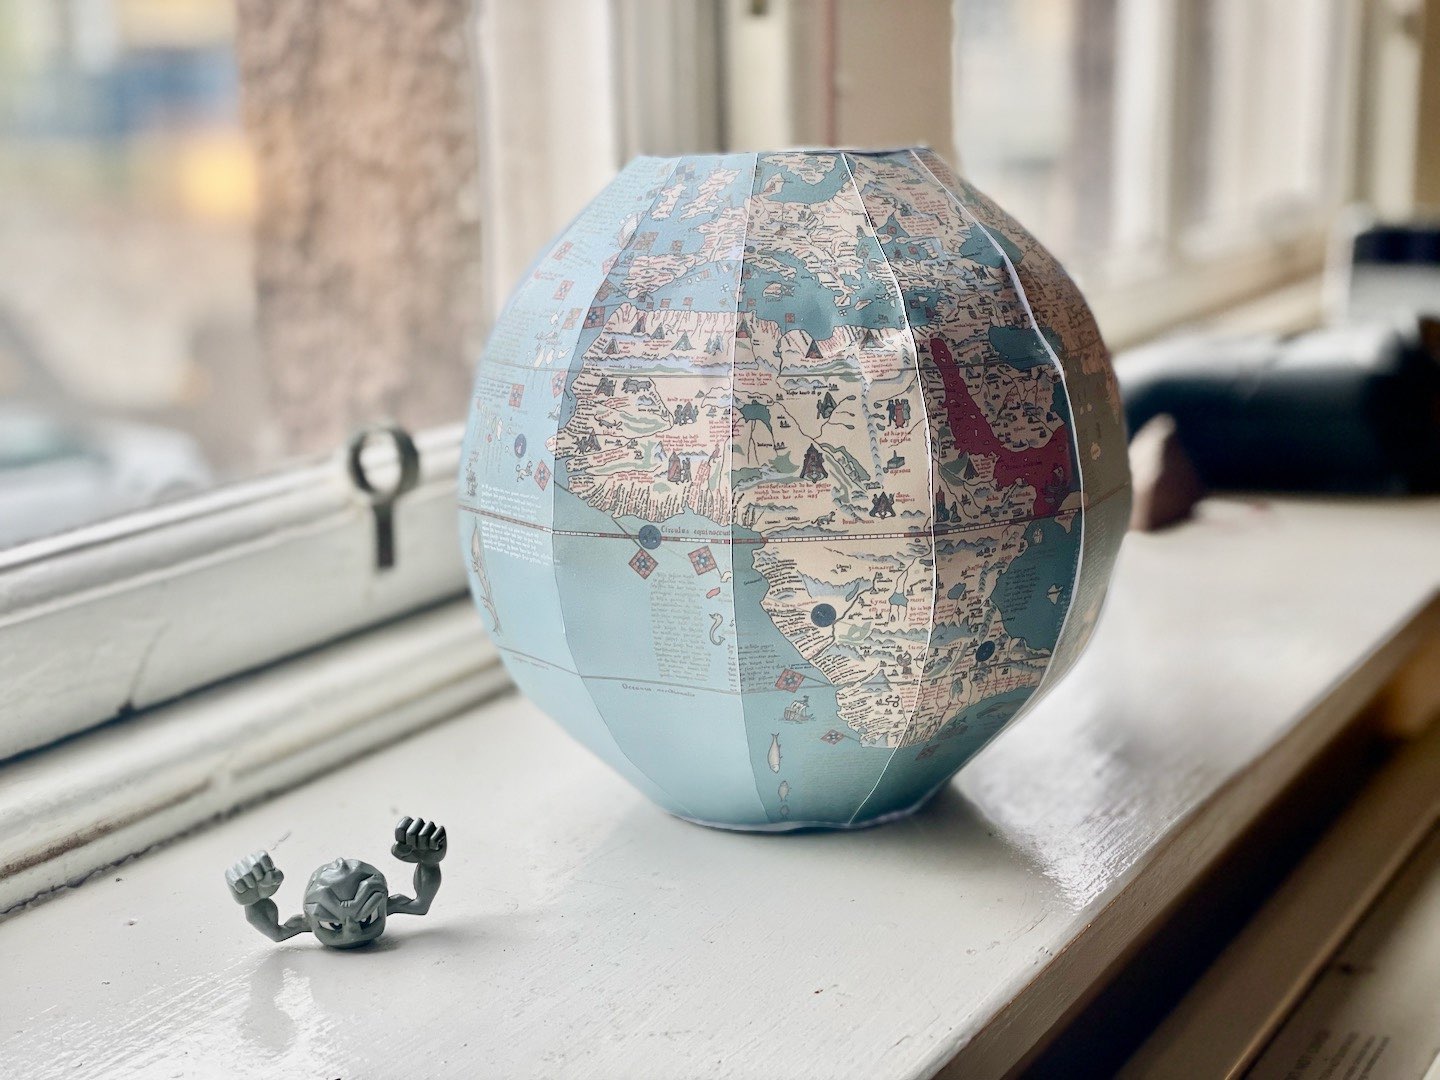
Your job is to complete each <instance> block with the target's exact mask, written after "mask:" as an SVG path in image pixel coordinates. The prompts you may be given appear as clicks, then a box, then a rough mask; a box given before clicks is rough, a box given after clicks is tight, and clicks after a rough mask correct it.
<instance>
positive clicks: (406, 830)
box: [390, 817, 445, 866]
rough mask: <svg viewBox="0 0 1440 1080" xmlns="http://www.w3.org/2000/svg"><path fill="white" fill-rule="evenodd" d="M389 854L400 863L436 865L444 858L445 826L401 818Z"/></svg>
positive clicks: (417, 819)
mask: <svg viewBox="0 0 1440 1080" xmlns="http://www.w3.org/2000/svg"><path fill="white" fill-rule="evenodd" d="M390 854H391V855H394V856H395V858H397V859H399V860H400V861H401V862H409V863H419V864H420V865H421V866H435V865H437V864H438V863H439V862H440V860H441V859H443V858H445V826H444V825H437V824H435V822H433V821H426V820H425V819H424V818H412V817H405V818H401V819H400V823H399V824H398V825H396V826H395V843H394V844H393V845H392V846H391V848H390Z"/></svg>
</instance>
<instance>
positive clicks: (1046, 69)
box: [955, 0, 1116, 260]
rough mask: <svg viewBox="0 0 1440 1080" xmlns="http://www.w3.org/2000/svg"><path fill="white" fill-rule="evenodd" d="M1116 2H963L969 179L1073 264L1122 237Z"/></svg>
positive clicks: (961, 86) (959, 45)
mask: <svg viewBox="0 0 1440 1080" xmlns="http://www.w3.org/2000/svg"><path fill="white" fill-rule="evenodd" d="M1115 9H1116V0H957V8H956V11H957V15H956V28H957V37H956V50H955V52H956V57H955V60H956V64H955V66H956V70H955V84H956V87H955V88H956V94H955V123H956V132H957V142H958V144H959V151H960V163H961V167H962V170H963V172H964V173H965V175H966V176H967V177H968V178H969V179H971V180H972V181H973V182H974V183H975V184H976V185H977V186H978V187H980V188H981V189H982V190H984V191H986V192H987V193H988V194H990V195H991V196H992V197H994V198H995V199H997V200H998V201H999V202H1001V203H1002V204H1003V205H1004V206H1005V207H1006V209H1007V210H1009V211H1010V212H1011V213H1013V214H1014V215H1015V216H1016V217H1017V218H1019V220H1021V221H1023V222H1024V223H1025V225H1026V227H1027V228H1029V229H1031V231H1033V232H1034V233H1035V234H1036V236H1038V237H1039V238H1040V239H1041V240H1042V241H1043V242H1044V243H1045V244H1046V245H1047V246H1049V247H1050V248H1052V250H1054V251H1055V252H1056V254H1057V255H1059V256H1060V257H1061V258H1062V259H1067V260H1069V259H1076V258H1077V257H1079V258H1084V257H1085V256H1087V255H1091V254H1094V253H1096V252H1100V251H1103V249H1104V248H1105V247H1106V245H1107V243H1108V241H1109V237H1110V231H1111V220H1110V217H1111V197H1112V187H1113V185H1112V180H1111V173H1112V143H1113V127H1114V111H1115V110H1114V102H1113V83H1114V66H1115V50H1116V33H1115V15H1116V11H1115Z"/></svg>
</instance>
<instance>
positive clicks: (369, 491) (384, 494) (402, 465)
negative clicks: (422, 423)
mask: <svg viewBox="0 0 1440 1080" xmlns="http://www.w3.org/2000/svg"><path fill="white" fill-rule="evenodd" d="M382 436H383V437H386V438H389V439H390V441H391V442H392V443H394V444H395V457H396V463H397V464H398V465H399V471H398V472H397V473H396V479H395V482H394V484H393V485H392V486H390V487H389V488H385V489H382V488H378V487H376V486H375V484H374V483H372V482H371V480H370V477H369V476H367V475H366V473H365V463H364V460H363V457H364V452H365V447H366V446H367V445H368V444H369V442H370V440H371V439H373V438H379V437H382ZM347 466H348V469H349V473H350V480H351V482H352V483H353V484H354V485H355V487H356V488H357V489H359V490H360V491H361V492H363V493H364V494H366V495H368V496H369V498H370V508H371V510H372V511H373V512H374V514H375V569H377V570H389V569H390V568H391V567H392V566H394V565H395V512H394V508H395V502H396V500H398V499H399V498H400V496H401V495H404V494H405V492H407V491H409V490H410V489H411V488H413V487H414V486H415V485H416V484H417V483H419V481H420V451H418V450H416V449H415V440H414V439H412V438H410V433H409V432H408V431H406V430H405V429H404V428H402V427H400V426H399V425H397V424H374V425H372V426H370V427H364V428H361V429H360V430H359V431H357V432H356V433H355V434H354V435H352V436H351V437H350V442H349V444H348V445H347Z"/></svg>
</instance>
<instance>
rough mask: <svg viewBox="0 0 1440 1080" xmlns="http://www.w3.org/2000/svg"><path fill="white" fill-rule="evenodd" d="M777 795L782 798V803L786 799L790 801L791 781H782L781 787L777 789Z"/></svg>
mask: <svg viewBox="0 0 1440 1080" xmlns="http://www.w3.org/2000/svg"><path fill="white" fill-rule="evenodd" d="M775 794H776V795H779V796H780V801H781V802H784V801H785V800H786V799H788V798H789V797H790V781H789V780H781V781H780V786H779V787H778V788H776V789H775Z"/></svg>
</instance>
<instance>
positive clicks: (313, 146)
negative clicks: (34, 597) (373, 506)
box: [0, 0, 480, 548]
mask: <svg viewBox="0 0 1440 1080" xmlns="http://www.w3.org/2000/svg"><path fill="white" fill-rule="evenodd" d="M422 7H423V11H421V9H420V8H417V7H416V6H415V5H408V4H407V5H401V4H394V5H392V4H383V5H373V6H365V5H349V4H328V3H326V4H296V3H293V2H291V0H240V2H238V3H237V2H235V0H0V251H3V252H4V253H5V257H4V258H3V259H0V548H4V547H8V546H11V545H13V544H16V543H18V542H21V541H24V540H27V539H35V538H40V537H44V536H48V535H53V534H55V533H58V532H60V531H63V530H65V529H68V528H72V527H74V526H77V525H80V524H84V523H87V522H91V521H95V520H98V519H101V518H106V517H110V516H113V515H117V514H121V513H124V512H126V511H130V510H134V509H137V508H140V507H145V506H150V505H153V504H155V503H156V502H159V501H163V500H167V499H171V498H174V497H178V496H182V495H185V494H188V493H194V492H197V491H203V490H206V489H208V488H210V487H212V486H214V485H216V484H219V483H224V482H227V481H230V480H235V479H243V478H248V477H252V476H255V475H256V474H257V473H261V472H267V471H273V470H275V469H278V468H283V467H289V466H291V465H292V464H294V463H295V462H297V461H299V460H304V459H307V458H313V457H314V456H315V455H320V454H328V453H330V452H332V451H333V450H334V449H335V448H336V447H337V446H338V445H339V444H340V443H341V442H343V441H344V439H345V438H346V436H347V435H348V434H349V433H350V432H351V431H353V430H354V429H355V428H356V427H358V426H360V425H361V424H365V423H370V422H374V421H378V420H381V419H387V418H393V419H395V420H398V421H399V422H400V423H402V424H405V425H406V426H409V427H411V428H420V427H427V426H431V425H435V424H439V423H447V422H451V421H456V420H459V419H460V418H462V417H463V415H464V410H465V401H466V398H467V395H468V387H469V379H470V355H471V354H470V352H469V345H470V344H471V342H470V340H469V339H468V337H467V334H468V333H469V330H470V323H469V322H467V318H471V317H473V319H474V320H475V321H477V322H478V317H479V309H480V303H479V297H478V287H477V285H476V282H475V278H474V272H475V269H476V266H477V265H478V234H479V221H478V218H479V213H478V199H477V197H476V190H475V185H476V175H475V174H476V141H477V140H476V134H475V126H476V125H475V101H474V82H473V79H472V72H471V70H470V66H469V64H470V60H469V50H468V40H467V35H468V34H469V33H470V32H471V23H470V19H471V14H472V0H433V2H430V3H427V4H426V5H423V6H422Z"/></svg>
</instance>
